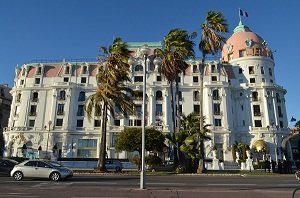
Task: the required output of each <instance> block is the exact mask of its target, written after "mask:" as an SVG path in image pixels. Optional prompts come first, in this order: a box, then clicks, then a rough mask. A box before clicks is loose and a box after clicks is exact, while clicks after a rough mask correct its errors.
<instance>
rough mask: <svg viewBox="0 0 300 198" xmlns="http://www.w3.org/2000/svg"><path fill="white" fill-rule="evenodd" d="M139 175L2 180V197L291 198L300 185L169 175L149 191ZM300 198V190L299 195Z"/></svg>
mask: <svg viewBox="0 0 300 198" xmlns="http://www.w3.org/2000/svg"><path fill="white" fill-rule="evenodd" d="M139 179H140V178H139V176H130V175H120V174H118V175H75V176H74V177H73V178H72V179H69V180H65V181H59V182H51V181H48V180H36V179H26V180H23V181H14V180H13V179H12V178H10V177H0V197H5V198H6V197H7V198H10V197H12V198H15V197H18V198H20V197H22V198H38V197H41V198H48V197H49V198H50V197H51V198H64V197H70V198H96V197H209V198H214V197H216V198H219V197H222V198H227V197H235V198H236V197H243V198H248V197H249V198H250V197H251V198H260V197H264V198H265V197H270V198H271V197H272V198H273V197H274V198H276V197H278V198H279V197H280V198H291V197H292V194H293V191H294V189H295V188H297V187H300V182H299V181H297V180H296V179H295V176H294V175H279V176H240V175H168V176H157V175H155V176H154V175H152V176H149V175H148V176H147V177H146V189H144V190H141V189H139ZM295 197H299V198H300V190H299V192H297V193H296V194H295Z"/></svg>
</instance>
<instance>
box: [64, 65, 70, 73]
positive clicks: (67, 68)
mask: <svg viewBox="0 0 300 198" xmlns="http://www.w3.org/2000/svg"><path fill="white" fill-rule="evenodd" d="M65 74H70V67H69V66H67V67H65Z"/></svg>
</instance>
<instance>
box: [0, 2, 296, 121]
mask: <svg viewBox="0 0 300 198" xmlns="http://www.w3.org/2000/svg"><path fill="white" fill-rule="evenodd" d="M299 7H300V1H298V0H290V1H288V2H286V3H282V2H281V1H270V0H226V1H220V0H177V1H176V0H151V1H144V0H127V1H124V0H109V1H108V0H43V1H40V0H26V1H24V0H9V1H8V0H7V1H5V0H2V1H0V27H1V28H0V84H5V83H6V84H9V86H12V85H13V79H14V75H15V74H14V69H15V67H16V65H17V64H19V65H22V64H23V63H25V62H28V61H30V60H39V59H62V58H95V57H96V56H97V54H98V47H99V46H108V45H109V44H111V42H112V40H113V39H114V38H115V37H121V38H122V39H123V40H124V41H125V42H143V41H149V42H152V41H162V39H163V37H164V36H165V35H166V34H167V33H168V31H169V30H170V29H172V28H182V29H185V30H187V31H189V32H194V31H196V32H198V33H199V31H200V24H202V23H203V22H204V18H205V16H206V14H207V11H209V10H215V11H220V12H222V13H223V14H224V16H225V17H226V19H227V21H228V24H229V30H230V34H229V35H228V36H230V35H231V34H232V31H233V29H234V27H236V26H237V24H238V22H239V15H238V8H241V9H243V10H245V11H247V12H248V14H249V17H248V18H245V19H244V20H243V22H244V24H245V25H247V26H249V27H250V29H251V30H252V31H254V32H256V33H257V34H259V35H260V36H261V37H263V38H264V39H265V40H266V41H267V42H268V45H269V47H270V48H271V49H272V50H273V51H275V52H274V57H275V64H276V65H275V75H276V83H277V84H279V85H281V86H283V87H284V88H285V89H286V90H287V94H286V107H287V112H288V119H289V120H290V118H291V117H292V116H294V117H295V118H296V119H297V120H299V119H300V111H299V110H300V108H299V106H298V104H299V102H298V101H299V98H298V97H299V95H300V92H299V88H298V87H299V86H298V84H299V83H298V80H299V74H300V63H299V61H298V59H297V58H298V57H299V52H298V49H299V44H300V36H299V35H300V26H299V19H300V14H299V13H298V12H297V11H295V9H294V8H299ZM195 42H196V44H198V43H199V38H198V39H196V40H195ZM195 51H196V52H197V54H198V56H199V57H200V53H199V51H198V48H197V47H195ZM290 125H291V123H290Z"/></svg>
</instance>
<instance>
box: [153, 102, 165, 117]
mask: <svg viewBox="0 0 300 198" xmlns="http://www.w3.org/2000/svg"><path fill="white" fill-rule="evenodd" d="M155 108H156V115H157V116H162V115H163V112H162V104H156V107H155Z"/></svg>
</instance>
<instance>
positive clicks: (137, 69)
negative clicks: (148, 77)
mask: <svg viewBox="0 0 300 198" xmlns="http://www.w3.org/2000/svg"><path fill="white" fill-rule="evenodd" d="M134 71H136V72H142V71H143V66H142V65H137V66H135V68H134Z"/></svg>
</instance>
